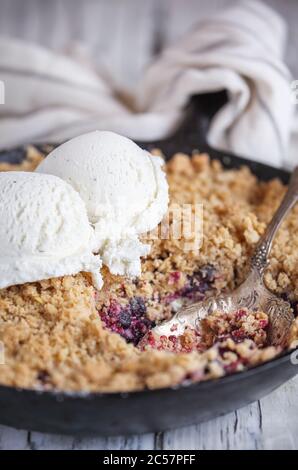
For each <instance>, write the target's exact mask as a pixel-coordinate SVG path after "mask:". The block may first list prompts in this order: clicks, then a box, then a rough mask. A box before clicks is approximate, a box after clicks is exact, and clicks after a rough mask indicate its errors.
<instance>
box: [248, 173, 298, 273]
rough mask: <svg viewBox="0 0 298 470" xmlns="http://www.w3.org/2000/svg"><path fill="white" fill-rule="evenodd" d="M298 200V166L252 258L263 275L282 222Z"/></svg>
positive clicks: (253, 263)
mask: <svg viewBox="0 0 298 470" xmlns="http://www.w3.org/2000/svg"><path fill="white" fill-rule="evenodd" d="M297 201H298V167H296V168H295V170H294V171H293V173H292V176H291V179H290V182H289V186H288V190H287V192H286V194H285V196H284V198H283V200H282V202H281V204H280V206H279V208H278V209H277V211H276V212H275V214H274V216H273V218H272V220H271V222H270V223H269V225H268V227H267V229H266V231H265V233H264V235H263V236H262V237H261V239H260V241H259V242H258V244H257V247H256V249H255V252H254V255H253V257H252V260H251V265H252V268H253V269H254V270H256V271H257V272H258V273H259V275H260V276H262V274H263V272H264V269H265V268H266V265H267V261H268V256H269V253H270V250H271V246H272V241H273V239H274V236H275V234H276V232H277V230H278V229H279V227H280V224H281V223H282V221H283V220H284V218H285V217H286V215H287V214H288V212H289V211H290V210H291V209H292V207H293V206H294V205H295V204H296V202H297Z"/></svg>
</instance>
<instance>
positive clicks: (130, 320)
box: [99, 265, 216, 350]
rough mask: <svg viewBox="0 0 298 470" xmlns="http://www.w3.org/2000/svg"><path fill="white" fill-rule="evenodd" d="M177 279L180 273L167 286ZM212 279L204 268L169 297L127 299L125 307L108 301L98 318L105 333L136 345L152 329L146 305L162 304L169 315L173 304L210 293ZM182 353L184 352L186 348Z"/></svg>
mask: <svg viewBox="0 0 298 470" xmlns="http://www.w3.org/2000/svg"><path fill="white" fill-rule="evenodd" d="M181 277H182V273H181V272H180V271H174V272H172V273H171V274H170V276H169V281H168V282H169V285H170V286H175V285H176V284H178V283H179V281H180V279H181ZM215 279H216V270H215V268H214V267H213V266H211V265H206V266H203V267H202V268H201V269H200V270H198V271H196V272H194V273H193V274H192V275H191V276H188V277H187V280H186V283H185V284H184V286H183V287H181V288H179V289H177V290H175V291H173V292H171V293H169V294H168V295H166V296H165V297H164V298H162V299H160V298H159V297H157V296H154V295H153V296H152V297H150V298H147V299H146V298H144V297H141V296H136V297H132V298H130V299H129V300H128V302H127V303H126V304H125V305H123V304H122V303H120V302H118V301H117V300H111V302H110V304H109V306H107V307H103V308H102V309H101V311H100V312H99V313H100V317H101V319H102V321H103V322H104V324H105V326H106V327H107V328H108V329H109V330H111V331H113V332H115V333H118V334H119V335H121V336H122V337H123V338H124V339H125V340H126V341H127V342H128V343H133V344H134V345H137V344H138V343H139V342H140V340H141V339H142V338H143V337H144V336H145V335H146V334H147V333H148V331H149V330H150V329H151V328H153V327H154V326H155V322H153V321H151V320H150V319H149V318H148V317H147V306H146V303H147V302H150V303H151V305H152V303H157V304H160V303H162V304H164V305H165V306H170V309H171V312H172V314H173V313H174V312H175V310H176V309H177V306H176V305H177V304H176V305H175V304H174V303H175V302H177V301H178V302H179V306H182V305H183V304H185V303H186V302H187V301H191V302H196V301H199V300H203V299H204V298H205V295H206V293H207V292H208V291H211V290H212V288H213V283H214V281H215ZM172 304H173V305H172ZM173 338H174V336H173ZM185 350H187V346H186V345H185Z"/></svg>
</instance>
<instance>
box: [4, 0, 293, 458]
mask: <svg viewBox="0 0 298 470" xmlns="http://www.w3.org/2000/svg"><path fill="white" fill-rule="evenodd" d="M233 1H234V0H125V1H124V0H109V1H106V0H84V1H82V0H51V1H50V2H48V1H41V0H26V2H25V1H23V0H0V34H1V35H7V36H17V37H19V38H25V39H28V40H31V41H38V42H39V43H41V44H43V45H45V46H47V47H51V48H54V49H60V48H64V47H68V45H69V43H70V41H74V40H75V41H80V42H84V43H86V44H87V45H88V50H89V52H90V54H91V55H92V56H93V58H95V60H96V62H97V63H98V64H99V65H101V66H104V67H105V68H106V70H107V73H109V74H110V75H111V77H112V79H113V80H114V82H115V83H116V85H117V86H118V87H132V86H134V83H135V82H136V80H137V79H138V78H139V76H140V74H141V72H142V69H143V68H144V67H145V66H146V64H147V63H148V62H149V61H150V59H151V58H152V56H153V55H154V54H156V53H158V51H160V49H161V48H162V47H164V45H166V44H168V43H169V42H171V41H173V40H174V39H175V38H177V37H179V36H181V35H182V34H183V33H184V32H185V31H186V30H187V29H188V28H189V27H190V26H191V25H192V24H194V23H195V22H196V21H197V20H198V19H199V18H202V17H204V16H206V14H208V13H210V11H214V10H216V9H218V8H219V7H221V6H226V5H228V4H231V3H233ZM237 1H238V0H237ZM266 3H270V4H272V5H273V6H275V7H276V8H277V9H278V10H279V11H280V12H281V13H282V14H283V15H284V16H285V18H286V19H287V21H288V24H289V31H290V38H289V39H290V40H289V45H288V49H287V54H286V60H287V63H288V65H289V66H290V68H291V70H292V72H293V75H294V78H295V79H298V61H297V47H298V29H297V27H296V23H297V18H298V3H297V2H296V0H283V1H280V0H266ZM297 397H298V376H297V378H296V379H293V380H292V381H290V382H288V383H287V384H286V385H284V386H283V387H281V388H280V389H279V390H277V391H276V392H274V393H272V394H271V395H269V396H268V397H266V398H264V399H262V400H260V401H259V402H256V403H254V404H252V405H250V406H247V407H245V408H242V409H241V410H238V411H235V412H233V413H230V414H228V415H226V416H224V417H221V418H218V419H215V420H213V421H209V422H208V423H204V424H200V425H197V426H191V427H188V428H183V429H177V430H174V431H169V432H165V433H157V434H147V435H143V436H132V437H117V438H107V439H102V438H82V439H79V438H73V437H65V436H51V435H45V434H40V433H36V432H31V433H30V432H27V431H17V430H14V429H11V428H7V427H3V426H2V427H1V426H0V449H106V450H115V449H127V450H132V449H146V450H152V449H163V450H174V449H177V450H186V449H190V450H196V449H198V450H200V449H298V399H297ZM0 413H1V410H0Z"/></svg>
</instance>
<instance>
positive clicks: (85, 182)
mask: <svg viewBox="0 0 298 470" xmlns="http://www.w3.org/2000/svg"><path fill="white" fill-rule="evenodd" d="M162 164H163V160H162V159H161V158H159V157H155V156H152V155H151V154H150V153H149V152H147V151H145V150H142V149H141V148H140V147H139V146H138V145H136V144H135V143H134V142H133V141H131V140H130V139H127V138H126V137H122V136H120V135H118V134H115V133H113V132H100V131H95V132H90V133H88V134H84V135H81V136H79V137H76V138H74V139H72V140H70V141H68V142H66V143H65V144H62V145H60V146H59V147H58V148H56V149H55V150H53V151H52V152H51V153H50V154H49V155H48V157H47V158H46V159H45V160H44V161H43V162H42V163H41V164H40V165H39V167H38V168H37V170H36V171H38V172H42V173H48V174H53V175H56V176H59V177H60V178H62V179H64V180H65V181H67V182H68V183H70V184H71V185H72V186H73V187H74V188H75V189H76V190H77V191H78V193H79V194H80V196H81V198H82V199H83V201H84V202H85V204H86V208H87V212H88V216H89V220H90V222H91V223H92V224H93V225H94V228H95V233H96V250H97V251H98V252H99V253H100V254H101V255H102V259H103V262H104V263H105V264H106V265H107V266H108V267H109V268H110V271H111V272H112V273H113V274H121V275H123V274H126V275H130V276H137V275H139V274H140V270H141V265H140V257H141V256H144V255H146V254H148V252H149V249H150V247H149V246H148V245H144V244H142V243H141V242H140V241H139V239H138V235H139V234H142V233H144V232H147V231H150V230H152V229H154V228H155V227H156V226H157V225H158V223H159V222H160V221H161V219H162V217H163V216H164V214H165V213H166V212H167V208H168V184H167V181H166V176H165V173H164V172H163V171H162V168H161V166H162Z"/></svg>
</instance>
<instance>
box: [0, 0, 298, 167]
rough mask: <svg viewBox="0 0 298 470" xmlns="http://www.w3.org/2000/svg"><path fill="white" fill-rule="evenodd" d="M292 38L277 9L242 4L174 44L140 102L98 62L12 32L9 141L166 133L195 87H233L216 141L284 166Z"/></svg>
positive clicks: (5, 67) (139, 90)
mask: <svg viewBox="0 0 298 470" xmlns="http://www.w3.org/2000/svg"><path fill="white" fill-rule="evenodd" d="M285 38H286V26H285V24H284V22H283V20H282V19H281V18H280V17H279V16H278V15H277V13H275V12H274V11H273V10H272V9H270V8H269V7H267V6H265V5H264V4H262V3H260V2H257V1H252V0H247V1H245V0H244V1H241V2H237V4H235V6H234V7H233V8H230V9H228V10H225V11H221V12H219V13H217V14H216V15H213V16H211V17H210V18H209V19H207V20H204V21H201V22H199V23H198V24H197V25H196V27H195V28H194V29H192V30H191V31H190V32H189V33H188V34H187V35H186V36H185V37H184V38H182V39H181V40H180V41H178V42H177V43H176V44H174V45H172V46H171V47H169V48H167V49H165V50H164V51H163V52H162V54H161V55H160V56H159V57H158V58H157V59H156V61H155V62H154V63H153V64H151V65H150V66H149V67H148V69H147V70H146V71H145V72H144V76H143V78H142V79H141V81H140V82H139V84H138V86H137V87H136V90H135V93H134V96H133V97H132V101H133V106H130V107H129V106H127V104H125V102H124V101H123V100H121V99H120V98H119V94H117V93H116V92H115V90H113V89H112V87H111V85H110V84H109V81H108V80H106V79H105V77H104V74H103V73H101V72H100V71H98V70H96V69H95V67H94V66H93V64H92V63H91V62H90V61H82V60H81V58H78V57H76V56H74V55H71V54H70V55H68V56H67V55H65V54H64V55H63V54H57V53H54V52H52V51H50V50H46V49H44V48H42V47H39V46H37V45H33V44H26V43H23V42H21V41H17V40H12V39H5V38H2V39H1V40H0V80H2V81H3V82H4V86H5V104H2V105H0V149H4V148H10V147H13V146H17V145H20V144H23V143H30V142H34V143H38V142H57V143H58V142H62V141H65V140H67V139H69V138H71V137H73V136H75V135H78V134H81V133H83V132H87V131H91V130H94V129H108V130H113V131H115V132H119V133H121V134H124V135H127V136H129V137H131V138H134V139H137V140H155V139H161V138H163V137H165V136H167V135H168V134H169V133H170V132H171V131H172V130H173V129H174V128H175V126H176V125H177V123H178V122H179V121H180V119H181V113H182V112H183V107H184V106H185V104H186V103H187V102H188V100H189V98H190V96H191V95H194V94H197V93H204V92H211V91H217V90H222V89H226V90H227V92H228V97H229V100H228V103H227V104H226V105H225V106H224V107H223V108H222V109H220V111H219V112H218V113H217V114H216V115H215V116H214V118H213V120H212V122H211V126H210V129H209V132H208V141H209V143H210V144H211V145H212V146H214V147H216V148H221V149H225V150H230V151H232V152H236V153H238V154H240V155H243V156H247V157H249V158H252V159H255V160H260V161H264V162H267V163H270V164H273V165H276V166H280V165H282V164H285V163H286V162H287V160H288V159H289V157H288V155H289V147H288V145H289V138H290V132H291V130H293V128H294V130H295V129H296V126H295V125H294V118H293V116H294V115H293V109H294V102H293V92H292V91H291V87H290V84H291V77H290V74H289V71H288V70H287V68H286V66H285V64H284V63H283V59H282V57H283V49H284V45H285ZM111 40H112V39H111ZM291 158H292V157H291ZM291 163H292V164H293V163H294V162H291Z"/></svg>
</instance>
